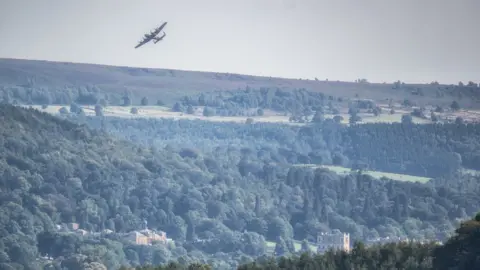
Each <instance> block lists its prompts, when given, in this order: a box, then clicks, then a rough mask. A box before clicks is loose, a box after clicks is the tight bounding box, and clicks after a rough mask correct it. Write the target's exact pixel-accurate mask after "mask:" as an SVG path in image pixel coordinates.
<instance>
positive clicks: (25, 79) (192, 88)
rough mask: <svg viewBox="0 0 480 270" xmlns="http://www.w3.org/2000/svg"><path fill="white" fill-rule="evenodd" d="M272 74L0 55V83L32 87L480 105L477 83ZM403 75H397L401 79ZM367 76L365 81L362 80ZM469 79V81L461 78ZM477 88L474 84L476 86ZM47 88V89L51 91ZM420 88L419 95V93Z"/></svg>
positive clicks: (169, 99) (158, 95)
mask: <svg viewBox="0 0 480 270" xmlns="http://www.w3.org/2000/svg"><path fill="white" fill-rule="evenodd" d="M318 78H319V79H318V80H316V79H315V78H298V79H285V78H271V77H259V76H251V75H241V74H228V73H212V72H197V71H181V70H167V69H149V68H138V67H117V66H104V65H93V64H79V63H62V62H50V61H40V60H19V59H6V58H3V59H0V79H1V82H0V83H1V85H0V86H3V87H9V86H21V85H35V86H36V87H43V88H45V87H46V88H53V89H56V90H61V89H63V88H79V87H85V86H95V87H97V88H99V89H101V92H103V93H108V94H114V95H117V96H122V95H124V94H125V93H132V94H133V95H135V96H138V97H139V98H138V99H140V98H141V97H143V96H146V97H148V98H150V99H151V100H157V99H162V100H164V102H165V103H167V104H170V105H172V104H173V103H174V101H176V100H178V99H179V98H181V97H183V96H186V95H192V94H198V93H201V92H212V91H230V90H236V89H245V88H246V87H247V86H248V87H251V88H256V89H259V88H262V87H265V88H279V89H283V90H292V89H307V90H309V91H312V92H322V93H324V94H325V95H327V96H328V95H332V96H334V97H342V98H368V99H373V100H375V101H376V102H380V103H388V100H389V99H392V100H393V101H394V102H402V101H403V100H405V99H415V102H416V103H417V104H418V105H432V106H435V105H441V106H445V105H449V104H450V103H451V102H452V100H459V101H460V102H461V103H462V107H464V108H472V109H473V108H478V107H480V103H479V100H480V99H479V96H480V91H478V88H476V87H474V90H472V89H471V88H465V87H457V86H452V85H441V84H437V83H435V84H402V83H399V84H398V85H396V84H393V83H394V82H387V83H383V82H382V83H369V82H368V81H367V80H368V78H359V82H338V81H326V80H325V79H324V78H321V74H319V77H318ZM399 79H401V78H399ZM363 80H365V81H363ZM464 83H465V84H467V82H464ZM475 88H476V89H475ZM53 89H51V90H53ZM419 91H420V92H421V95H419V94H418V92H419Z"/></svg>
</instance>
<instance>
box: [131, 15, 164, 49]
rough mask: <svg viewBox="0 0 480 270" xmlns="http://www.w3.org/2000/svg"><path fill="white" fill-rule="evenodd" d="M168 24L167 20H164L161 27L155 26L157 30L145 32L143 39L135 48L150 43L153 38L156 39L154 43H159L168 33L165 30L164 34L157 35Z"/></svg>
mask: <svg viewBox="0 0 480 270" xmlns="http://www.w3.org/2000/svg"><path fill="white" fill-rule="evenodd" d="M165 25H167V22H164V23H163V24H162V25H160V26H159V27H157V28H155V30H153V31H151V32H150V33H149V34H145V35H144V37H143V40H141V41H140V42H139V43H138V45H137V46H135V49H137V48H139V47H140V46H143V45H144V44H146V43H148V42H149V41H151V40H154V42H153V44H157V42H159V41H160V40H162V39H163V38H164V37H165V36H166V35H167V34H165V32H163V35H162V36H161V37H157V35H158V34H159V33H160V32H161V31H162V29H163V28H164V27H165Z"/></svg>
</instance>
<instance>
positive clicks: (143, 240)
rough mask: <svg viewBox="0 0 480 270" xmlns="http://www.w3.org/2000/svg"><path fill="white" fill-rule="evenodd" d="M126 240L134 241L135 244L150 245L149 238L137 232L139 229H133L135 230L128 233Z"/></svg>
mask: <svg viewBox="0 0 480 270" xmlns="http://www.w3.org/2000/svg"><path fill="white" fill-rule="evenodd" d="M125 239H126V240H128V241H130V242H133V243H134V244H136V245H148V244H149V243H148V238H147V237H146V236H145V235H143V234H141V233H139V232H137V231H133V232H130V233H128V234H127V235H126V237H125Z"/></svg>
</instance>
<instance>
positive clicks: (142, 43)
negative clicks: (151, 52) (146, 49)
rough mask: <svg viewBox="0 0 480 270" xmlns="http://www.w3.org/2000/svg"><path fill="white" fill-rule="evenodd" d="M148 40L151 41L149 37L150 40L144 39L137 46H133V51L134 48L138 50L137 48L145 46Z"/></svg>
mask: <svg viewBox="0 0 480 270" xmlns="http://www.w3.org/2000/svg"><path fill="white" fill-rule="evenodd" d="M150 40H152V38H151V37H150V38H144V39H143V40H142V41H140V42H139V43H138V44H137V46H135V49H136V48H139V47H141V46H143V45H145V44H146V43H148V42H149V41H150Z"/></svg>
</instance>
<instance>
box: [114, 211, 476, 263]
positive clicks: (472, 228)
mask: <svg viewBox="0 0 480 270" xmlns="http://www.w3.org/2000/svg"><path fill="white" fill-rule="evenodd" d="M479 230H480V215H477V216H476V217H475V218H474V219H472V220H469V221H466V222H464V223H462V224H461V226H460V227H459V228H457V229H456V231H455V232H456V235H455V236H453V237H452V238H450V239H449V240H448V241H447V242H446V243H445V244H444V245H438V244H435V243H426V244H419V243H390V244H384V245H376V246H372V247H365V246H364V245H363V244H362V243H361V242H357V243H355V245H354V246H353V249H352V250H351V252H348V253H347V252H344V251H334V250H330V251H328V252H326V253H325V254H320V255H314V254H310V253H304V254H302V255H301V256H294V257H281V258H277V259H275V258H268V257H267V258H262V259H259V260H257V261H255V262H251V263H246V264H243V265H241V266H239V267H238V268H237V269H238V270H250V269H255V270H262V269H270V270H273V269H318V270H323V269H325V270H351V269H378V270H383V269H416V270H433V269H435V270H447V269H448V270H470V269H479V268H480V255H479V254H480V246H479V245H478V241H479V240H480V234H479V233H478V231H479ZM123 269H127V268H123ZM136 269H137V270H168V269H189V270H190V269H199V270H200V269H205V270H207V269H212V268H211V266H210V265H208V264H201V263H194V264H190V265H182V264H179V263H175V262H170V263H169V264H166V265H164V266H157V267H138V268H136Z"/></svg>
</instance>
